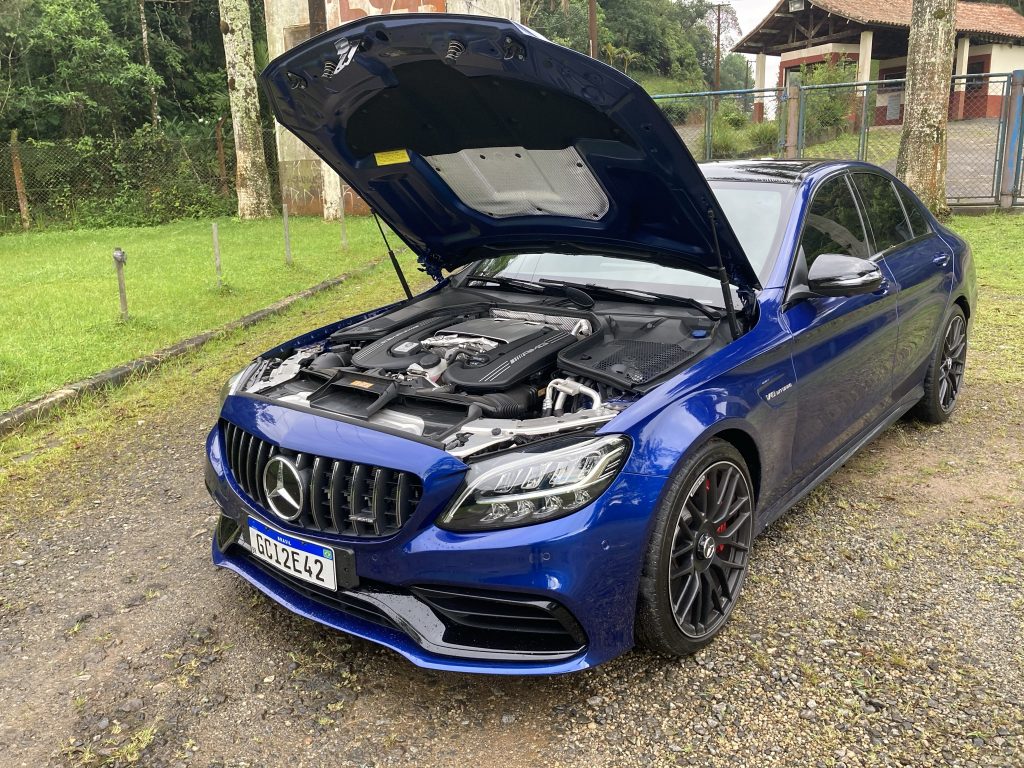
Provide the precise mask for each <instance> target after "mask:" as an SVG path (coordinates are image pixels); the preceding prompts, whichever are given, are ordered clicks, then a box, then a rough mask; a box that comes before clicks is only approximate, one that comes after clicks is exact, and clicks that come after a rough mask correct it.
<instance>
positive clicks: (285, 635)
mask: <svg viewBox="0 0 1024 768" xmlns="http://www.w3.org/2000/svg"><path fill="white" fill-rule="evenodd" d="M992 359H995V358H992ZM989 362H991V360H990V361H989ZM1020 390H1021V387H1020V385H1019V383H1018V384H999V383H995V382H993V381H989V380H984V381H980V382H975V381H973V380H972V381H970V382H969V388H968V390H967V394H966V395H965V399H964V401H963V403H962V410H961V411H960V412H959V413H958V415H957V416H956V418H955V419H954V420H953V422H952V423H950V424H948V425H946V426H943V427H940V428H931V427H924V426H922V425H918V424H915V423H912V422H901V423H900V424H897V425H896V426H895V427H894V428H892V429H891V430H889V431H888V432H887V433H886V434H885V435H884V436H882V437H881V438H880V439H879V440H878V441H876V442H875V443H874V444H872V445H871V446H869V447H868V448H867V449H866V450H865V451H863V452H862V453H861V454H860V455H858V456H857V457H856V458H855V459H854V460H853V461H851V462H850V464H849V465H848V466H847V467H846V468H844V469H843V470H842V471H841V472H839V473H838V474H837V475H836V476H835V477H834V478H833V479H832V480H831V481H830V482H829V483H827V484H826V485H825V486H823V487H822V488H820V489H819V490H818V491H817V492H815V494H813V495H812V496H811V497H810V498H809V499H808V500H806V501H805V502H803V503H802V504H801V505H799V506H798V507H797V508H795V509H794V510H793V511H791V512H790V513H788V514H787V515H786V516H784V517H783V518H782V520H780V521H779V522H778V523H776V524H775V525H773V526H772V527H771V528H770V529H769V530H768V531H767V532H766V534H765V535H764V536H763V537H761V539H759V540H758V542H757V544H756V546H755V548H754V553H753V561H752V571H751V574H750V578H749V579H748V581H747V585H746V588H745V591H744V596H743V598H742V601H741V604H740V606H739V608H738V610H737V612H736V614H735V615H734V617H733V619H732V621H731V623H730V625H729V627H728V628H727V630H726V631H725V633H724V634H723V635H722V636H721V637H720V638H719V639H718V640H716V641H715V642H714V643H713V644H712V645H711V646H710V647H709V648H707V649H706V650H705V651H703V652H702V653H700V654H699V655H697V656H696V657H693V658H688V659H684V660H676V659H666V658H660V657H657V656H654V655H651V654H648V653H644V652H639V651H634V652H632V653H630V654H627V655H626V656H624V657H622V658H620V659H617V660H615V661H613V662H611V663H609V664H606V665H604V666H603V667H601V668H599V669H596V670H591V671H587V672H583V673H578V674H575V675H571V676H566V677H558V678H549V679H522V680H517V679H505V678H500V679H498V678H493V679H492V678H487V677H478V676H469V675H454V674H442V673H434V672H428V671H423V670H419V669H417V668H415V667H413V666H412V665H410V664H409V663H408V662H406V661H405V660H404V659H402V658H401V657H399V656H398V655H396V654H394V653H392V652H390V651H387V650H385V649H382V648H379V647H376V646H374V645H372V644H370V643H366V642H363V641H359V640H355V639H351V638H348V637H346V636H344V635H341V634H337V633H334V632H331V631H328V630H326V629H324V628H322V627H319V626H318V625H315V624H313V623H310V622H307V621H305V620H302V619H299V618H297V617H294V616H292V615H290V614H289V613H288V612H286V611H285V610H284V609H281V608H279V607H277V606H276V605H275V604H273V603H271V602H270V601H268V600H266V599H264V598H263V597H261V596H260V595H259V594H257V593H256V592H255V590H253V589H251V588H250V587H248V586H247V585H246V584H244V583H243V582H242V581H241V580H239V579H238V578H237V577H235V576H233V575H232V574H230V573H228V572H225V571H220V570H217V569H214V568H213V566H212V565H211V564H210V554H209V546H210V544H209V539H210V529H211V527H212V524H213V521H214V520H215V509H214V506H213V504H212V502H210V500H209V499H208V497H207V495H206V491H205V490H204V488H203V481H202V441H203V438H204V434H205V430H206V428H207V426H208V425H209V424H210V423H211V422H212V420H213V418H214V412H215V407H216V402H215V396H214V393H212V392H211V393H207V394H206V395H204V396H202V397H197V398H196V400H195V401H194V402H192V403H189V404H187V405H181V406H179V407H177V408H165V409H164V410H163V411H161V412H157V413H154V414H152V415H151V416H148V417H147V418H146V419H145V420H144V421H140V422H138V423H136V422H132V423H130V424H126V425H124V427H123V429H121V430H119V431H117V432H115V433H112V434H109V435H108V434H103V435H101V436H98V437H95V438H91V437H90V436H89V435H82V436H81V443H80V445H78V450H76V451H75V452H74V453H73V454H72V455H71V458H69V459H67V460H65V461H62V463H60V464H59V465H58V464H53V465H52V466H47V467H46V468H45V470H44V471H42V472H34V473H27V474H26V479H25V481H24V482H22V483H16V484H12V486H11V492H10V493H8V498H7V499H5V503H6V504H7V510H8V513H9V514H10V515H12V516H13V517H14V518H15V519H17V520H19V521H20V522H19V523H18V525H16V526H8V527H7V528H6V530H5V531H4V532H3V533H0V680H2V681H3V707H2V708H0V755H2V757H0V763H2V764H3V765H4V766H29V767H31V768H35V767H36V766H43V765H87V766H91V765H101V764H106V765H123V764H128V763H132V762H135V763H136V764H138V765H145V766H154V767H158V766H178V765H180V766H224V767H227V766H232V767H234V768H242V767H243V766H254V767H255V766H286V765H287V766H295V767H298V766H319V765H327V764H331V765H346V766H347V765H352V766H362V765H409V766H454V765H473V766H481V767H482V768H487V767H488V766H501V768H510V767H511V766H520V765H523V766H526V765H537V764H541V765H553V766H554V765H565V766H578V765H586V766H632V765H636V766H641V765H642V766H648V765H694V766H697V765H700V766H718V765H723V766H724V765H730V766H790V765H792V766H797V765H799V766H805V765H806V766H850V767H852V766H870V765H906V766H922V765H927V766H931V765H952V766H990V765H991V766H1022V765H1024V651H1022V649H1024V620H1022V616H1024V590H1022V584H1024V551H1022V546H1021V542H1022V541H1024V513H1022V508H1024V491H1022V485H1024V484H1022V479H1024V473H1022V466H1024V464H1022V447H1024V436H1022V435H1024V406H1022V403H1021V391H1020ZM72 488H74V491H72V490H71V489H72Z"/></svg>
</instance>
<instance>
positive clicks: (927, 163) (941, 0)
mask: <svg viewBox="0 0 1024 768" xmlns="http://www.w3.org/2000/svg"><path fill="white" fill-rule="evenodd" d="M955 23H956V0H913V10H912V11H911V16H910V43H909V47H908V50H907V84H906V91H905V97H904V98H905V101H904V109H903V129H902V131H901V132H900V150H899V154H898V155H897V158H896V175H897V176H899V177H900V178H901V179H903V181H904V182H905V183H906V184H907V186H909V187H910V188H911V189H913V190H914V191H915V192H916V193H917V194H918V196H919V197H920V198H921V200H922V201H923V202H924V204H925V205H927V206H928V208H930V209H931V210H932V211H933V212H934V213H936V214H939V215H945V214H948V213H949V206H948V205H947V204H946V120H947V118H948V114H949V77H950V73H951V72H952V71H953V49H954V40H955V36H956V29H955Z"/></svg>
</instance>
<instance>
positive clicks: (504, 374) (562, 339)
mask: <svg viewBox="0 0 1024 768" xmlns="http://www.w3.org/2000/svg"><path fill="white" fill-rule="evenodd" d="M575 341H576V337H575V336H573V335H572V334H571V333H569V332H567V331H561V330H558V329H557V328H549V327H548V326H538V332H537V333H536V334H531V335H530V336H528V337H525V338H523V339H522V340H521V341H519V342H518V343H517V342H511V343H508V344H499V345H498V346H497V347H496V348H495V349H492V350H491V351H490V352H487V353H486V354H480V355H475V356H474V357H473V358H472V359H470V360H461V361H459V362H457V363H454V364H452V365H450V366H448V370H446V371H445V372H444V375H443V377H442V378H443V380H444V381H445V382H447V383H449V384H454V385H455V386H458V387H461V388H462V389H464V390H466V391H467V392H495V391H500V390H503V389H506V388H508V387H511V386H512V385H514V384H517V383H519V382H522V381H524V380H525V379H526V377H528V376H529V375H530V374H533V373H536V372H537V371H540V370H542V369H544V368H549V367H551V366H553V365H554V362H555V359H556V358H557V356H558V353H559V351H561V350H562V349H564V348H565V347H567V346H569V345H570V344H572V343H573V342H575Z"/></svg>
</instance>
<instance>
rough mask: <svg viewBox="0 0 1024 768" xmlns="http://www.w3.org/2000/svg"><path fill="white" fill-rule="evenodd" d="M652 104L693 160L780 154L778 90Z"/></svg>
mask: <svg viewBox="0 0 1024 768" xmlns="http://www.w3.org/2000/svg"><path fill="white" fill-rule="evenodd" d="M654 100H655V101H656V102H657V104H658V106H659V107H661V110H662V112H664V113H665V116H666V117H667V118H668V119H669V120H670V121H671V123H672V124H673V125H674V126H675V128H676V130H677V131H678V132H679V135H680V136H681V137H682V139H683V142H684V143H685V144H686V147H687V149H689V150H690V153H691V154H693V156H694V157H696V158H697V159H698V160H729V159H736V158H749V157H773V158H774V157H780V156H781V155H782V153H783V152H784V149H785V147H784V138H785V135H786V134H785V110H782V109H780V105H781V104H782V102H783V101H784V92H782V91H780V90H777V89H764V90H743V91H716V92H707V93H674V94H665V95H658V96H655V97H654Z"/></svg>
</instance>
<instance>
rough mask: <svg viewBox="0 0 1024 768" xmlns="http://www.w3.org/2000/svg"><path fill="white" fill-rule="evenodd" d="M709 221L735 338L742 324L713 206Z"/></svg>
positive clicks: (728, 315) (719, 274) (727, 311)
mask: <svg viewBox="0 0 1024 768" xmlns="http://www.w3.org/2000/svg"><path fill="white" fill-rule="evenodd" d="M708 221H709V222H710V224H711V240H712V243H713V245H714V247H715V258H716V259H718V281H719V282H720V283H721V284H722V299H723V300H724V301H725V315H726V317H728V318H729V330H730V331H731V332H732V337H733V339H738V338H739V337H740V324H739V321H738V320H737V319H736V307H734V306H733V304H732V288H731V287H730V286H729V273H728V272H726V271H725V260H724V259H723V258H722V248H721V246H719V244H718V223H717V221H716V220H715V211H714V209H712V208H708Z"/></svg>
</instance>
